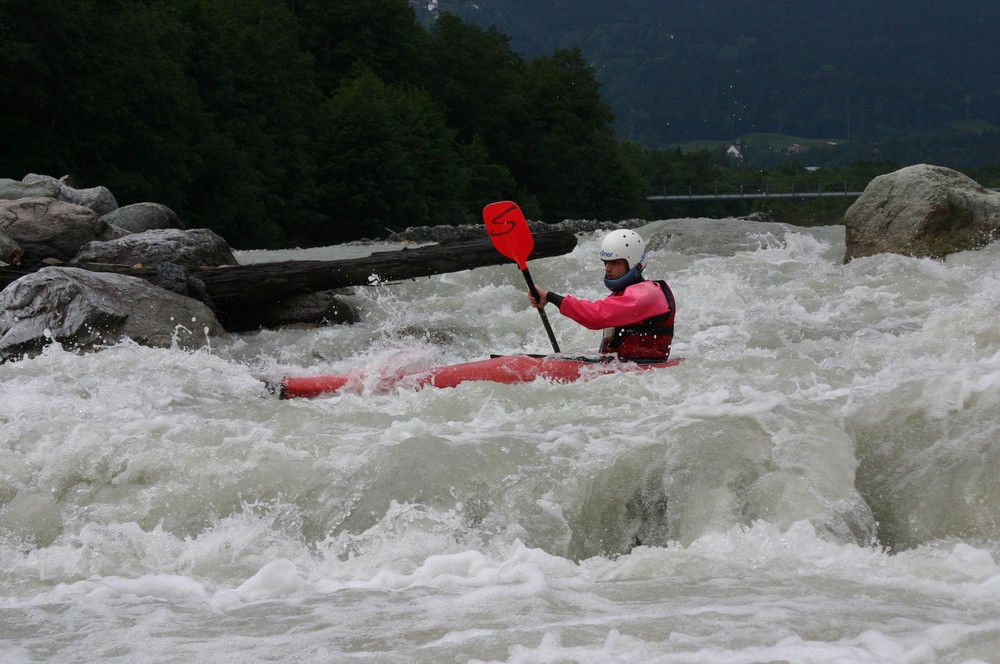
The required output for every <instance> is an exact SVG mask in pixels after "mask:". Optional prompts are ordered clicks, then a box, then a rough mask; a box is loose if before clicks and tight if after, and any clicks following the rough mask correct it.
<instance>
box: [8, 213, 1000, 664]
mask: <svg viewBox="0 0 1000 664" xmlns="http://www.w3.org/2000/svg"><path fill="white" fill-rule="evenodd" d="M637 230H638V231H639V232H640V233H641V234H643V235H644V237H646V239H647V241H648V242H649V244H650V246H651V249H652V251H651V258H650V266H649V268H648V276H650V277H652V278H661V277H662V278H666V279H667V280H668V281H669V282H670V284H671V286H672V288H673V290H674V292H675V293H676V295H677V300H678V315H677V326H676V330H677V331H676V337H675V344H674V351H673V355H674V356H675V357H684V358H686V360H685V361H684V362H683V363H682V364H681V365H680V366H678V367H674V368H670V369H664V370H659V371H655V372H644V373H641V374H623V375H613V376H602V377H598V378H595V379H594V380H592V381H589V382H584V383H575V384H570V385H558V384H552V383H549V382H545V381H539V382H536V383H532V384H527V385H498V384H492V383H465V384H462V385H461V386H459V387H458V388H455V389H425V390H420V391H412V390H407V389H404V388H400V389H396V390H393V391H391V392H390V393H388V394H382V393H379V392H378V391H377V390H374V389H372V390H364V389H362V390H361V391H356V392H349V393H344V394H338V395H333V396H330V397H324V398H319V399H314V400H292V401H281V400H278V399H276V398H275V397H274V396H273V395H271V394H270V393H268V391H267V389H266V387H265V382H266V381H269V380H276V379H278V378H280V377H281V376H283V375H308V374H311V373H317V374H319V373H331V372H342V371H348V370H352V369H355V368H360V367H364V368H365V369H366V371H367V372H369V374H370V375H371V376H372V380H373V381H375V382H377V378H378V375H379V373H380V372H383V373H391V372H394V371H397V370H399V369H415V368H424V367H432V366H437V365H442V364H449V363H454V362H464V361H469V360H473V359H480V358H483V357H486V356H488V355H489V354H490V353H516V352H546V350H547V349H548V343H549V342H548V338H547V336H546V334H545V331H544V329H543V328H542V325H541V323H540V321H539V318H538V315H537V313H536V312H535V311H534V310H532V309H531V308H530V307H528V306H527V299H526V296H525V294H524V292H523V291H524V281H523V279H522V277H521V275H520V274H519V273H518V270H517V268H516V266H515V265H514V264H513V263H511V264H509V265H501V266H496V267H487V268H479V269H476V270H471V271H463V272H458V273H453V274H446V275H441V276H437V277H432V278H425V279H417V280H411V281H406V282H401V283H390V284H382V283H378V281H377V280H375V281H374V283H376V284H378V285H375V286H372V287H364V288H356V289H350V290H347V291H345V292H344V293H343V297H344V298H345V300H346V301H347V302H348V303H349V304H350V305H351V306H352V307H354V308H355V309H356V310H357V311H358V313H359V315H360V317H361V322H360V323H358V324H356V325H350V326H330V327H318V328H312V329H283V330H267V331H260V332H257V333H252V334H244V335H236V336H234V337H233V338H231V339H223V340H213V341H212V343H211V344H210V346H209V347H208V348H207V349H205V350H201V351H197V352H185V351H181V350H178V349H150V348H143V347H140V346H138V345H135V344H132V343H121V344H118V345H116V346H114V347H112V348H108V349H105V350H103V351H101V352H98V353H91V354H84V355H81V354H75V353H70V352H66V351H63V350H61V349H59V348H57V347H52V348H50V349H48V350H47V351H46V352H45V353H43V354H42V355H41V356H40V357H37V358H34V359H30V360H27V361H23V362H17V363H8V364H4V365H0V653H2V654H0V661H2V662H4V664H6V663H7V662H12V663H16V664H19V663H21V662H94V661H102V662H122V663H124V662H190V661H195V660H197V661H212V662H237V661H238V662H241V663H243V662H263V661H269V662H351V661H366V662H587V663H590V662H593V663H604V662H712V663H716V662H747V663H750V662H762V661H788V662H834V661H843V662H976V661H982V662H997V661H1000V656H998V654H997V653H1000V566H998V563H997V559H998V558H997V557H998V555H1000V546H998V542H1000V526H998V518H1000V495H998V492H1000V481H998V480H997V479H996V478H997V477H998V471H1000V453H998V442H1000V436H998V424H997V422H998V419H997V413H998V412H1000V407H998V406H1000V403H998V402H1000V389H998V388H1000V317H998V314H1000V283H998V282H1000V246H990V247H986V248H984V249H982V250H980V251H975V252H964V253H961V254H956V255H953V256H950V257H948V258H947V259H945V260H943V261H935V260H930V259H913V258H906V257H902V256H895V255H881V256H874V257H870V258H863V259H860V260H855V261H853V262H851V263H848V264H844V263H843V261H842V258H843V254H844V232H843V228H842V227H822V228H795V227H789V226H784V225H781V224H766V223H754V222H747V221H741V220H705V219H681V220H666V221H659V222H654V223H652V224H649V225H648V226H645V227H641V228H639V229H637ZM599 238H600V234H594V235H582V236H580V238H579V244H578V247H577V249H576V250H574V252H572V253H571V254H569V255H566V256H560V257H555V258H549V259H541V260H537V261H531V262H530V263H529V265H530V267H531V272H532V276H533V278H534V281H535V282H536V283H537V284H538V285H539V286H543V287H545V288H550V289H552V290H555V291H557V292H560V293H566V292H569V293H573V294H575V295H579V296H582V297H592V298H596V297H601V296H603V295H604V293H603V292H602V290H603V286H602V284H601V276H602V269H601V265H600V262H599V261H598V260H597V257H596V251H597V245H598V242H599ZM383 248H389V247H383ZM359 251H360V249H359V248H358V247H330V248H325V249H319V250H308V251H302V252H291V253H289V252H245V253H243V254H241V255H240V256H239V258H240V260H241V261H244V262H251V261H261V260H278V259H280V260H285V259H288V258H294V257H301V258H303V259H316V258H336V257H349V256H354V255H357V253H358V252H359ZM549 318H550V321H551V322H552V326H553V329H554V331H555V334H556V336H557V337H558V339H559V343H560V346H561V347H562V348H563V350H564V351H569V352H575V351H580V352H589V351H592V350H594V348H595V347H596V345H597V342H598V339H597V333H595V332H591V331H588V330H585V329H583V328H581V327H579V326H577V325H575V324H574V323H572V322H571V321H569V320H568V319H565V318H563V317H561V316H560V315H559V314H558V312H557V311H555V310H554V309H553V308H551V307H550V308H549ZM375 382H373V383H372V385H373V387H374V385H375Z"/></svg>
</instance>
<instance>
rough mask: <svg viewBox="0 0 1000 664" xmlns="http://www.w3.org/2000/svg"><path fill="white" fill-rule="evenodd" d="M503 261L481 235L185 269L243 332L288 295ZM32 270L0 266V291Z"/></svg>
mask: <svg viewBox="0 0 1000 664" xmlns="http://www.w3.org/2000/svg"><path fill="white" fill-rule="evenodd" d="M534 237H535V248H534V250H533V251H532V254H531V258H532V259H537V258H546V257H551V256H559V255H562V254H566V253H569V252H570V251H572V250H573V248H574V247H575V246H576V236H575V235H573V233H571V232H570V231H542V232H538V233H535V235H534ZM502 263H510V264H511V269H515V270H516V269H517V266H516V265H515V264H514V263H513V262H512V261H510V259H508V258H506V257H504V256H502V255H501V254H500V253H499V252H498V251H497V250H496V248H494V246H493V243H492V242H490V240H489V238H488V237H486V235H485V233H484V235H483V237H482V238H477V239H471V240H454V241H449V242H442V243H440V244H435V245H430V246H426V247H415V248H404V249H400V250H398V251H385V252H379V253H375V254H372V255H370V256H366V257H363V258H351V259H344V260H333V261H316V260H310V261H277V262H273V263H253V264H249V265H225V266H220V267H192V268H188V269H189V270H190V272H191V275H192V276H194V277H197V278H198V279H201V280H202V281H203V282H204V284H205V289H206V291H207V292H208V295H209V297H211V298H212V303H213V304H214V305H215V309H216V313H217V315H218V317H219V320H220V322H222V324H223V325H224V326H225V325H227V321H230V322H236V321H239V327H240V328H241V329H245V328H246V325H247V322H246V321H247V320H248V315H247V312H248V310H252V309H254V308H262V307H266V306H268V305H271V304H273V303H275V302H277V301H279V300H281V299H282V298H286V297H289V296H291V295H296V294H299V293H309V292H316V291H325V290H332V289H336V288H347V287H350V286H367V285H371V278H372V276H373V275H374V276H376V277H377V279H378V280H379V281H381V282H383V283H385V282H393V281H400V280H403V279H415V278H417V277H429V276H431V275H435V274H444V273H447V272H459V271H461V270H470V269H473V268H477V267H484V266H487V265H499V264H502ZM66 266H67V267H79V268H83V269H88V270H93V271H96V272H114V273H118V274H127V275H131V276H134V277H140V278H142V279H146V280H147V281H151V282H153V283H156V280H157V270H156V268H155V267H152V268H150V267H131V266H125V265H108V264H98V263H86V264H72V265H70V264H67V265H66ZM33 271H34V270H27V269H22V268H13V267H0V289H2V288H4V287H6V286H7V284H9V283H11V282H12V281H14V280H16V279H19V278H20V277H22V276H24V275H25V274H28V273H30V272H33ZM251 318H252V316H251Z"/></svg>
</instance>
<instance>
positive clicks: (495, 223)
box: [483, 201, 535, 270]
mask: <svg viewBox="0 0 1000 664" xmlns="http://www.w3.org/2000/svg"><path fill="white" fill-rule="evenodd" d="M483 221H484V222H486V232H487V233H488V234H489V236H490V239H491V240H493V246H494V247H496V248H497V251H499V252H500V253H501V254H503V255H504V256H506V257H507V258H509V259H511V260H513V261H516V262H517V266H518V267H519V268H521V270H527V269H528V256H530V255H531V250H532V249H534V248H535V238H534V236H533V235H532V234H531V229H530V228H528V222H527V221H525V219H524V214H523V213H522V212H521V208H519V207H518V206H517V203H514V202H513V201H498V202H496V203H490V204H489V205H487V206H486V207H485V208H483Z"/></svg>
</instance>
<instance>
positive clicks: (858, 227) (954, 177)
mask: <svg viewBox="0 0 1000 664" xmlns="http://www.w3.org/2000/svg"><path fill="white" fill-rule="evenodd" d="M844 226H845V242H846V247H847V250H846V252H845V255H844V260H845V262H846V261H850V260H853V259H855V258H860V257H862V256H872V255H874V254H879V253H897V254H903V255H907V256H918V257H942V256H946V255H948V254H951V253H955V252H958V251H966V250H969V249H978V248H980V247H982V246H984V245H986V244H988V243H990V242H992V241H993V240H994V239H996V238H997V237H998V229H1000V193H997V192H994V191H990V190H988V189H986V188H984V187H982V186H980V185H979V184H977V183H976V182H975V181H974V180H972V179H970V178H968V177H967V176H965V175H963V174H961V173H959V172H958V171H954V170H952V169H950V168H944V167H942V166H931V165H928V164H918V165H916V166H908V167H906V168H903V169H900V170H898V171H894V172H892V173H887V174H885V175H881V176H879V177H877V178H875V179H874V180H872V181H871V182H870V183H869V184H868V186H867V187H866V188H865V190H864V192H863V193H862V194H861V196H860V197H859V198H858V200H856V201H855V202H854V204H853V205H851V207H850V208H848V210H847V212H846V213H845V214H844Z"/></svg>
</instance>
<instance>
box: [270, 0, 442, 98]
mask: <svg viewBox="0 0 1000 664" xmlns="http://www.w3.org/2000/svg"><path fill="white" fill-rule="evenodd" d="M290 4H291V5H292V6H293V7H294V8H295V11H296V14H297V15H298V17H299V19H300V22H301V25H302V45H303V48H304V49H305V50H306V51H307V52H308V53H310V54H311V55H312V57H313V58H314V60H315V80H316V82H317V84H318V85H319V87H320V88H321V89H322V90H323V92H324V93H326V94H331V93H332V92H334V91H335V90H336V89H337V87H338V86H339V85H340V83H341V82H342V81H344V80H345V79H348V78H350V77H351V76H352V75H353V71H354V69H355V67H356V66H358V65H363V66H365V67H367V68H369V69H370V70H372V71H373V72H375V74H376V75H377V76H378V77H379V78H381V79H382V80H384V81H387V82H392V83H396V82H403V81H411V82H412V81H413V80H414V79H415V78H416V77H417V76H418V72H419V71H420V68H421V64H420V63H421V62H422V60H423V51H424V42H425V40H426V38H427V34H426V32H425V31H424V29H423V28H422V27H421V26H420V24H419V23H417V20H416V15H415V14H414V12H413V9H412V8H411V7H410V4H409V3H408V2H407V0H351V1H350V2H345V1H342V2H330V0H292V1H291V2H290Z"/></svg>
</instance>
